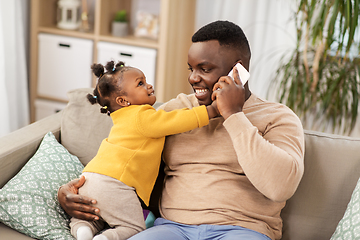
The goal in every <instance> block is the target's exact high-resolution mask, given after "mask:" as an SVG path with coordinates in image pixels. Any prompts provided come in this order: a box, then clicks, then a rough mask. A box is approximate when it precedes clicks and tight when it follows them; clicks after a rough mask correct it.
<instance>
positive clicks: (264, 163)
mask: <svg viewBox="0 0 360 240" xmlns="http://www.w3.org/2000/svg"><path fill="white" fill-rule="evenodd" d="M192 41H193V44H192V45H191V47H190V49H189V53H188V65H189V70H190V74H189V79H188V81H189V83H190V84H191V86H192V87H193V89H194V91H195V94H191V95H184V94H180V95H179V96H178V97H177V98H176V99H173V100H171V101H169V102H167V103H165V104H164V105H163V106H162V108H163V109H165V110H166V111H169V110H173V109H177V108H184V107H188V108H191V107H194V106H198V105H209V104H211V103H212V101H213V100H214V99H215V98H216V99H217V106H218V110H219V112H220V114H221V117H218V118H215V119H212V120H211V121H210V123H209V125H208V126H205V127H203V128H200V129H196V130H192V131H190V132H187V133H183V134H177V135H174V136H170V137H168V138H167V139H166V143H165V147H164V151H163V160H164V162H165V169H164V171H165V179H164V184H163V190H162V194H161V199H160V205H159V210H160V214H161V218H158V219H157V220H156V221H155V225H154V227H152V228H150V229H147V230H145V231H143V232H141V233H139V234H137V235H135V236H133V237H132V238H131V239H132V240H143V239H147V240H149V239H150V240H152V239H154V240H155V239H157V240H158V239H172V240H174V239H175V240H176V239H179V240H180V239H181V240H182V239H224V240H225V239H280V238H281V229H282V220H281V218H280V212H281V209H282V208H283V207H284V206H285V201H286V200H287V199H289V198H290V197H291V196H292V195H293V194H294V192H295V190H296V189H297V186H298V184H299V182H300V179H301V177H302V175H303V171H304V166H303V155H304V136H303V129H302V126H301V122H300V120H299V119H298V117H297V116H296V115H295V114H294V113H293V112H292V111H291V110H290V109H289V108H287V107H286V106H284V105H281V104H278V103H271V102H267V101H264V100H262V99H260V98H258V97H257V96H255V95H254V94H252V93H251V92H250V90H249V87H248V84H247V83H246V84H245V86H243V85H242V83H241V81H240V78H239V75H238V72H237V71H236V69H235V71H234V75H233V78H234V79H232V78H231V77H228V76H227V74H228V72H229V71H230V70H231V69H232V67H233V66H235V64H236V63H237V62H239V63H241V64H242V65H243V66H244V67H245V68H246V69H249V64H250V56H251V53H250V47H249V44H248V41H247V39H246V36H245V35H244V33H243V31H242V30H241V28H240V27H239V26H237V25H235V24H233V23H231V22H228V21H216V22H213V23H210V24H208V25H206V26H204V27H202V28H201V29H199V30H198V31H197V32H196V33H195V34H194V35H193V38H192ZM82 181H83V180H81V181H80V182H75V183H74V182H73V183H69V184H68V185H66V186H65V187H63V188H61V189H60V190H59V201H60V203H61V205H62V206H63V207H64V209H65V210H66V211H67V212H68V213H69V214H70V215H76V216H77V217H82V218H86V219H94V215H92V214H91V213H96V211H98V209H96V208H94V207H92V205H91V203H94V202H95V201H94V200H91V199H88V198H86V197H83V196H78V195H74V194H72V192H76V190H77V189H76V188H77V187H79V186H81V184H82ZM71 189H72V191H71ZM82 203H85V204H82Z"/></svg>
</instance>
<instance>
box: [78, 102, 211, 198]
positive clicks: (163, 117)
mask: <svg viewBox="0 0 360 240" xmlns="http://www.w3.org/2000/svg"><path fill="white" fill-rule="evenodd" d="M111 118H112V120H113V123H114V126H113V127H112V128H111V131H110V134H109V136H108V138H106V139H104V140H103V141H102V143H101V145H100V148H99V150H98V152H97V155H96V156H95V157H94V158H93V159H92V160H91V161H90V162H89V163H88V164H87V165H86V167H85V168H84V170H83V171H84V172H94V173H99V174H103V175H107V176H110V177H113V178H115V179H118V180H119V181H121V182H123V183H125V184H126V185H128V186H130V187H134V188H135V190H136V192H137V194H138V196H139V197H140V198H141V199H142V200H143V201H144V203H145V204H146V205H149V200H150V194H151V191H152V189H153V187H154V184H155V181H156V178H157V174H158V171H159V166H160V161H161V153H162V150H163V147H164V142H165V136H167V135H173V134H178V133H182V132H186V131H190V130H192V129H194V128H197V127H202V126H205V125H207V124H208V123H209V117H208V113H207V110H206V107H205V106H199V107H194V108H192V109H179V110H174V111H171V112H165V111H164V110H158V111H156V110H155V109H154V108H153V107H152V106H150V105H132V106H129V107H125V108H121V109H119V110H117V111H115V112H113V113H112V114H111Z"/></svg>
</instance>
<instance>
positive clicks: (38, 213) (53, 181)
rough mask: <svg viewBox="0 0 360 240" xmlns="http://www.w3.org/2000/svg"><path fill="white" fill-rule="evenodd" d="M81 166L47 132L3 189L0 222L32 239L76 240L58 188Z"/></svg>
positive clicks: (74, 175)
mask: <svg viewBox="0 0 360 240" xmlns="http://www.w3.org/2000/svg"><path fill="white" fill-rule="evenodd" d="M82 169H83V165H82V164H81V163H80V161H79V159H78V158H77V157H76V156H74V155H71V154H70V153H69V152H68V151H67V150H66V149H65V148H64V147H63V146H62V145H61V144H60V143H58V141H57V140H56V138H55V136H54V135H53V134H52V133H51V132H49V133H47V134H46V135H45V137H44V139H43V140H42V142H41V144H40V147H39V149H38V150H37V152H36V153H35V155H34V156H33V157H32V158H31V159H30V160H29V161H28V162H27V163H26V165H25V166H24V167H23V168H22V169H21V171H20V172H19V173H18V174H17V175H16V176H15V177H13V178H12V179H11V180H10V181H9V182H8V183H7V184H6V185H5V186H4V187H3V188H2V189H0V221H1V222H3V223H4V224H5V225H8V226H9V227H11V228H13V229H16V230H17V231H19V232H22V233H24V234H26V235H28V236H30V237H33V238H37V239H59V240H60V239H64V240H67V239H71V240H73V239H74V238H73V237H72V236H71V234H70V230H69V216H68V215H67V214H66V213H65V212H64V210H63V209H62V208H61V207H60V205H59V203H58V201H57V190H58V188H59V187H60V186H61V185H62V184H64V183H67V182H69V181H70V180H72V179H74V178H78V177H79V175H80V174H81V172H82Z"/></svg>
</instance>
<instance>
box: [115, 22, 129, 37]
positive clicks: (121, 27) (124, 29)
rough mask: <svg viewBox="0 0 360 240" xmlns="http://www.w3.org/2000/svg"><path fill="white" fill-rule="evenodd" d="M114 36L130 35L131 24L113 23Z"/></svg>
mask: <svg viewBox="0 0 360 240" xmlns="http://www.w3.org/2000/svg"><path fill="white" fill-rule="evenodd" d="M111 30H112V35H113V36H116V37H125V36H127V35H128V34H129V24H128V23H127V22H112V28H111Z"/></svg>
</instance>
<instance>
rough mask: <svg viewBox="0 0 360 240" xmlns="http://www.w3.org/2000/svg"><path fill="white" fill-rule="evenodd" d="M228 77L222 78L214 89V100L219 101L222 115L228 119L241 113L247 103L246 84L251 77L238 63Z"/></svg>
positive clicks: (218, 105)
mask: <svg viewBox="0 0 360 240" xmlns="http://www.w3.org/2000/svg"><path fill="white" fill-rule="evenodd" d="M230 74H231V76H230V77H229V76H226V77H220V79H219V81H218V82H217V83H215V85H214V88H213V94H212V100H213V101H214V100H215V99H216V100H217V107H218V110H219V112H220V114H221V115H222V116H223V117H224V119H227V118H228V117H229V116H231V115H232V114H235V113H237V112H241V111H242V108H243V106H244V103H245V89H244V84H245V83H246V82H247V80H248V79H249V77H250V74H249V73H248V71H247V70H246V69H245V68H244V67H243V66H242V65H241V64H240V63H237V64H236V65H235V67H234V68H233V70H231V71H230V73H229V75H230Z"/></svg>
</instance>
